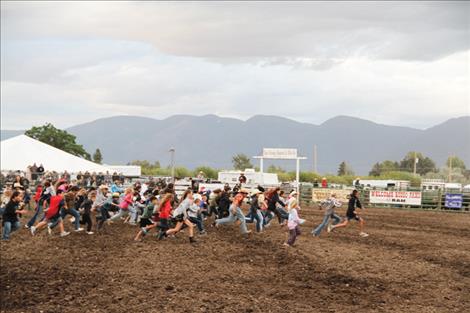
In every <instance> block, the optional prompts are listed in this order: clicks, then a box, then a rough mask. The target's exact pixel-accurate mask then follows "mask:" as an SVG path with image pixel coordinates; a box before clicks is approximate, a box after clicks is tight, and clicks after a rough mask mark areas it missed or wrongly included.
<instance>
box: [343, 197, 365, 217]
mask: <svg viewBox="0 0 470 313" xmlns="http://www.w3.org/2000/svg"><path fill="white" fill-rule="evenodd" d="M356 207H358V208H360V209H362V205H361V202H360V201H359V199H358V198H357V197H353V196H351V198H350V199H349V203H348V210H347V211H346V215H347V216H354V215H355V214H354V211H355V209H356Z"/></svg>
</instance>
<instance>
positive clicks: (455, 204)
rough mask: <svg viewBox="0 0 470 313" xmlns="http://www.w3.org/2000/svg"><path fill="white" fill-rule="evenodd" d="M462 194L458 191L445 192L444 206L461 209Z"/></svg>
mask: <svg viewBox="0 0 470 313" xmlns="http://www.w3.org/2000/svg"><path fill="white" fill-rule="evenodd" d="M462 202H463V195H462V194H460V193H446V203H445V207H446V208H448V209H461V208H462Z"/></svg>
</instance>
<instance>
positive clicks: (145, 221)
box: [140, 218, 153, 227]
mask: <svg viewBox="0 0 470 313" xmlns="http://www.w3.org/2000/svg"><path fill="white" fill-rule="evenodd" d="M148 225H153V222H152V221H151V220H150V219H149V218H142V219H141V220H140V227H146V226H148Z"/></svg>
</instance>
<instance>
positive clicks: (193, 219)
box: [189, 216, 204, 232]
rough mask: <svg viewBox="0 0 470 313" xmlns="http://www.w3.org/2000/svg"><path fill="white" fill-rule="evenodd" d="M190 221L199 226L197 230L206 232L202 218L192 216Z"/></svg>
mask: <svg viewBox="0 0 470 313" xmlns="http://www.w3.org/2000/svg"><path fill="white" fill-rule="evenodd" d="M189 221H190V222H191V223H193V224H196V226H197V230H198V231H199V232H202V231H204V224H203V222H202V218H201V217H194V216H190V217H189Z"/></svg>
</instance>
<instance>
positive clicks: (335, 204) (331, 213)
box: [312, 193, 341, 237]
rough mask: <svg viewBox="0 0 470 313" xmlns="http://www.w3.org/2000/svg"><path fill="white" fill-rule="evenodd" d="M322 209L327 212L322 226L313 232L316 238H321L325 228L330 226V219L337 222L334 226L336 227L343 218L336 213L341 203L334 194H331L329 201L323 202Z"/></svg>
mask: <svg viewBox="0 0 470 313" xmlns="http://www.w3.org/2000/svg"><path fill="white" fill-rule="evenodd" d="M320 207H321V208H322V209H324V210H325V214H324V216H323V221H322V222H321V224H320V225H318V226H317V227H316V228H314V229H313V230H312V234H313V236H315V237H318V236H320V233H321V231H322V230H323V228H325V226H326V225H328V222H329V221H330V219H334V220H335V221H334V222H333V224H332V225H336V224H338V223H339V222H341V217H339V215H338V214H336V213H335V209H336V208H339V207H341V202H339V201H338V200H336V195H335V194H334V193H333V194H331V196H330V197H329V198H328V199H326V200H325V201H322V202H321V204H320Z"/></svg>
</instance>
